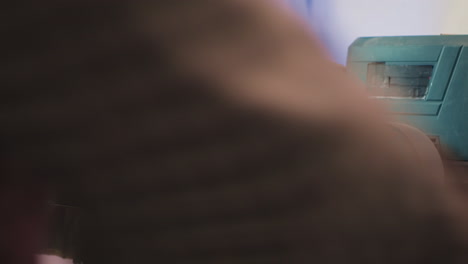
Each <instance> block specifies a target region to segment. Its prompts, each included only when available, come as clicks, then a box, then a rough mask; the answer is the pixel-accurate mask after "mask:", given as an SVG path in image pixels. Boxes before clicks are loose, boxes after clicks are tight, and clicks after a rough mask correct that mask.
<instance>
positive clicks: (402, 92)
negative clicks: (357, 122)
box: [367, 62, 434, 99]
mask: <svg viewBox="0 0 468 264" xmlns="http://www.w3.org/2000/svg"><path fill="white" fill-rule="evenodd" d="M433 68H434V66H433V65H403V64H402V65H397V64H387V63H385V62H375V63H369V64H368V66H367V85H368V87H369V92H370V94H371V95H372V96H376V97H387V98H416V99H422V98H424V96H425V95H426V94H427V89H428V87H429V84H430V81H431V77H432V72H433Z"/></svg>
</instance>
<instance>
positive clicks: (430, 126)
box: [347, 35, 468, 161]
mask: <svg viewBox="0 0 468 264" xmlns="http://www.w3.org/2000/svg"><path fill="white" fill-rule="evenodd" d="M347 67H348V69H349V70H350V71H351V72H352V73H354V74H355V75H357V76H358V77H359V78H360V79H361V80H362V81H364V83H366V84H367V87H368V90H369V93H370V94H371V95H372V96H373V97H374V98H376V99H377V100H381V101H382V102H384V103H385V104H387V105H388V107H389V111H390V114H392V115H394V116H395V117H396V119H397V120H398V121H399V122H401V123H405V124H408V125H410V126H412V127H415V128H418V129H419V130H421V131H423V132H424V133H425V134H426V135H427V136H428V137H429V138H430V139H431V140H432V142H433V143H434V144H436V146H437V147H438V148H439V150H440V151H441V152H442V154H443V156H446V157H448V158H450V159H454V160H458V161H468V35H466V36H464V35H446V36H444V35H441V36H403V37H367V38H359V39H357V40H356V41H354V43H353V44H352V45H351V46H350V48H349V52H348V62H347Z"/></svg>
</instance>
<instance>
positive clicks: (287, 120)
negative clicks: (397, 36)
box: [0, 0, 468, 264]
mask: <svg viewBox="0 0 468 264" xmlns="http://www.w3.org/2000/svg"><path fill="white" fill-rule="evenodd" d="M54 3H55V2H54V1H52V3H49V2H46V3H44V2H40V3H39V2H35V1H30V4H31V6H28V8H18V9H15V10H13V11H15V12H13V11H11V10H10V11H9V14H10V13H11V14H12V15H10V16H9V17H10V18H11V19H12V20H13V21H16V22H17V23H10V24H8V30H6V32H5V35H3V36H4V39H5V42H3V43H2V44H3V45H7V46H8V45H9V49H3V50H8V51H9V56H8V63H9V65H8V67H5V72H4V74H5V76H6V80H7V82H5V85H4V86H5V87H6V88H5V89H2V90H0V92H1V93H2V94H1V95H0V100H3V102H4V103H5V106H4V108H2V109H1V114H0V121H1V123H2V124H3V125H4V126H3V127H2V130H1V137H0V139H1V140H2V142H1V144H2V149H1V151H2V154H3V155H2V157H5V160H6V158H8V161H11V162H9V163H6V165H5V166H6V167H7V168H10V167H12V168H14V169H11V170H6V172H5V174H4V177H5V178H6V179H17V178H18V175H21V176H22V178H21V179H23V181H24V182H26V183H28V182H34V180H35V181H37V182H44V183H47V184H48V185H49V186H50V187H53V189H54V191H55V193H54V194H55V197H56V198H55V201H56V202H57V203H59V204H64V205H67V206H73V207H78V208H80V210H82V211H83V212H85V213H84V214H83V217H82V219H81V221H80V228H79V230H80V241H81V245H80V247H81V249H80V251H79V253H80V256H79V259H82V260H83V263H85V264H102V263H113V264H118V263H125V264H127V263H149V262H153V263H176V264H183V263H233V264H235V263H255V264H261V263H287V264H302V263H320V264H322V263H327V264H335V263H336V264H343V263H349V264H351V263H352V264H358V263H359V264H365V263H372V264H374V263H380V264H390V263H392V264H395V263H398V264H406V263H407V264H410V263H411V264H428V263H442V262H443V263H450V264H458V263H466V260H467V254H468V251H467V250H466V248H467V238H468V237H467V233H466V219H467V218H466V212H465V209H466V208H464V204H463V200H461V199H460V198H459V197H458V196H457V193H456V192H453V191H452V190H451V189H450V188H449V186H446V185H443V184H440V181H439V180H438V177H437V176H438V173H439V171H436V170H430V171H429V170H427V169H425V167H424V166H423V164H419V163H417V162H415V161H416V160H417V159H416V158H415V152H414V150H413V149H412V148H411V145H409V144H408V142H407V141H405V140H402V139H401V133H400V131H401V130H400V131H398V129H397V130H395V129H394V127H393V128H392V127H391V126H389V125H388V120H387V119H386V118H385V117H384V116H383V115H382V114H381V113H382V112H381V110H380V108H379V106H378V105H375V104H374V102H373V101H370V100H369V99H368V98H367V97H366V94H365V93H364V91H363V89H362V87H361V85H360V84H359V82H357V81H356V80H355V79H353V77H352V76H351V75H349V74H347V72H346V71H344V70H343V69H342V68H340V67H338V66H336V65H335V64H334V63H332V62H331V61H330V60H329V58H328V57H327V56H326V55H325V54H323V53H322V50H321V48H320V45H319V44H318V43H317V41H316V40H315V38H314V37H313V36H311V34H310V32H309V31H308V29H307V27H306V25H304V24H301V22H299V21H298V20H297V19H296V17H295V16H294V15H293V14H292V13H291V12H286V11H285V10H284V9H281V8H278V7H277V6H275V5H273V4H272V1H269V0H256V1H252V0H200V1H184V2H183V3H182V2H177V1H156V2H147V1H133V0H132V1H130V0H129V1H111V2H109V1H76V2H75V1H72V2H61V4H59V5H58V4H54ZM34 5H38V6H34ZM24 9H26V10H24ZM38 10H40V12H38ZM25 36H27V37H25ZM30 39H35V40H36V41H35V42H34V43H35V45H31V42H30ZM11 164H14V165H18V164H19V166H12V165H11ZM19 172H21V173H19ZM25 211H27V210H25ZM5 215H6V216H7V217H6V219H10V218H8V217H9V215H10V214H8V213H7V214H5ZM64 219H67V218H64ZM64 223H67V221H64ZM58 225H59V226H60V225H62V222H59V224H58ZM70 226H73V225H70ZM59 230H60V229H59ZM63 230H64V231H63V233H64V235H65V236H64V237H67V236H68V235H67V234H68V230H69V229H63ZM70 230H73V229H70ZM0 239H2V240H1V241H2V242H4V241H8V237H7V238H4V237H0ZM52 239H53V237H52ZM5 244H7V242H5ZM64 246H65V247H64ZM56 247H59V248H65V251H64V252H66V251H67V250H66V248H67V243H66V242H65V244H63V243H58V244H57V246H56ZM30 249H31V248H29V250H24V251H23V252H25V254H32V252H31V250H30ZM19 252H21V251H19ZM64 252H61V253H60V254H64ZM65 254H66V253H65ZM15 260H16V259H10V260H9V261H8V262H7V261H3V262H2V261H0V262H2V263H8V264H10V263H14V264H18V262H17V261H16V262H15ZM21 264H23V263H21ZM27 264H29V263H27Z"/></svg>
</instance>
